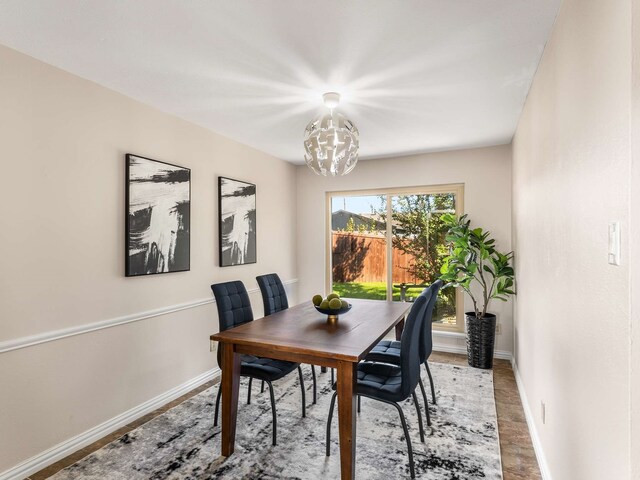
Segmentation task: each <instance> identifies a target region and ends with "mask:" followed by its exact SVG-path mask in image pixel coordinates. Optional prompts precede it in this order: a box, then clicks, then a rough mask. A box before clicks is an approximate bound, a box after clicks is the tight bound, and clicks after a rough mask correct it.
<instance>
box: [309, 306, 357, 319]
mask: <svg viewBox="0 0 640 480" xmlns="http://www.w3.org/2000/svg"><path fill="white" fill-rule="evenodd" d="M352 306H353V305H351V304H349V305H347V306H346V307H342V308H338V309H333V308H320V307H317V306H315V305H314V307H315V308H316V310H317V311H319V312H320V313H323V314H325V315H327V316H328V318H327V320H329V321H336V320H337V319H338V315H342V314H343V313H347V312H348V311H349V310H351V307H352Z"/></svg>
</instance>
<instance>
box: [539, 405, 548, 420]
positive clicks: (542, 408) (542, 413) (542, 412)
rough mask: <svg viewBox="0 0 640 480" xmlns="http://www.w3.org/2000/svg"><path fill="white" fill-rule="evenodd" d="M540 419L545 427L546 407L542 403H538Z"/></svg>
mask: <svg viewBox="0 0 640 480" xmlns="http://www.w3.org/2000/svg"><path fill="white" fill-rule="evenodd" d="M540 417H541V418H542V424H543V425H545V424H546V423H547V406H546V405H545V403H544V402H542V401H541V402H540Z"/></svg>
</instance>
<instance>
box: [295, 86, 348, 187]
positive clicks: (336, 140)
mask: <svg viewBox="0 0 640 480" xmlns="http://www.w3.org/2000/svg"><path fill="white" fill-rule="evenodd" d="M322 97H323V99H324V104H325V106H327V107H328V108H329V112H328V113H326V114H324V115H321V116H320V117H318V118H316V119H315V120H312V121H311V122H309V124H308V125H307V128H306V129H305V131H304V160H305V162H306V163H307V166H308V167H309V168H310V169H311V170H313V172H314V173H315V174H317V175H324V176H327V175H332V176H336V175H346V174H347V173H349V172H350V171H351V170H353V168H354V167H355V166H356V163H358V148H359V146H360V132H358V129H357V127H356V126H355V125H354V123H353V122H352V121H351V120H349V119H348V118H347V117H345V116H344V115H342V114H341V113H338V112H336V111H335V107H337V106H338V104H339V103H340V94H339V93H336V92H327V93H325V94H324V95H323V96H322Z"/></svg>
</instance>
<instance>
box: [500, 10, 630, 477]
mask: <svg viewBox="0 0 640 480" xmlns="http://www.w3.org/2000/svg"><path fill="white" fill-rule="evenodd" d="M630 12H631V2H630V0H598V1H590V2H583V1H578V0H565V1H564V2H563V3H562V6H561V9H560V12H559V15H558V18H557V20H556V25H555V27H554V31H553V33H552V36H551V38H550V40H549V42H548V44H547V46H546V50H545V52H544V55H543V58H542V61H541V63H540V66H539V68H538V72H537V74H536V76H535V79H534V82H533V86H532V88H531V91H530V92H529V96H528V99H527V101H526V104H525V107H524V111H523V113H522V116H521V119H520V122H519V125H518V128H517V132H516V135H515V138H514V141H513V225H514V250H515V251H516V272H517V283H518V291H519V294H518V298H517V301H516V304H515V326H516V328H515V353H516V362H517V366H518V370H519V374H520V378H521V382H522V385H523V388H524V391H525V395H526V400H527V407H528V408H529V409H530V411H531V412H532V417H533V420H534V429H533V435H534V441H535V442H539V443H538V445H539V447H540V450H539V451H540V452H542V454H543V457H542V460H543V461H542V464H543V465H542V466H543V469H545V470H546V472H547V473H548V474H550V476H552V477H553V478H554V479H555V480H563V479H566V480H571V479H581V480H589V479H594V480H595V479H606V478H610V479H614V478H615V479H625V478H629V468H630V467H629V465H630V445H629V421H630V415H629V411H630V390H629V358H630V357H629V335H630V331H629V330H630V329H629V326H630V323H629V288H628V285H629V284H628V281H629V267H628V265H629V238H630V237H629V166H630V148H629V147H630V137H629V133H630V117H629V105H630V92H631V88H630V78H631V69H630V67H631V62H630V58H631V57H630V50H631V28H630V27H631V22H630V18H631V16H630ZM614 221H618V222H620V224H621V227H622V239H623V244H622V262H623V263H622V265H621V266H612V265H609V264H608V263H607V252H608V248H607V247H608V230H607V229H608V223H609V222H614ZM541 401H544V402H545V403H546V424H543V423H542V420H541ZM634 455H635V456H637V455H638V451H637V449H636V451H635V453H634Z"/></svg>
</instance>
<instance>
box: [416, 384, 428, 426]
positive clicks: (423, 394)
mask: <svg viewBox="0 0 640 480" xmlns="http://www.w3.org/2000/svg"><path fill="white" fill-rule="evenodd" d="M418 385H420V390H421V391H422V400H424V409H425V411H426V412H427V425H428V426H431V415H429V402H428V401H427V393H426V392H425V391H424V383H422V378H420V377H418Z"/></svg>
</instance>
